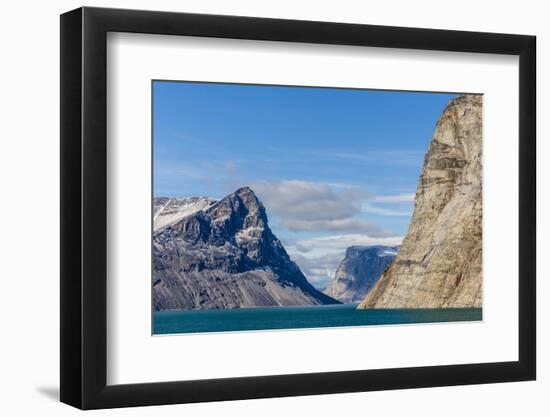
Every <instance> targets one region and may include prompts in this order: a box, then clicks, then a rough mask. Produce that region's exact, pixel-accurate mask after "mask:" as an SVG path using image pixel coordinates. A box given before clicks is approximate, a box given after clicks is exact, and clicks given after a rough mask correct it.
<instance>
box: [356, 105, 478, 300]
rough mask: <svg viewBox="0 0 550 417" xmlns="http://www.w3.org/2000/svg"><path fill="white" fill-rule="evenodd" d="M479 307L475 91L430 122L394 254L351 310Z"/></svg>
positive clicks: (476, 106)
mask: <svg viewBox="0 0 550 417" xmlns="http://www.w3.org/2000/svg"><path fill="white" fill-rule="evenodd" d="M481 305H482V96H479V95H463V96H460V97H458V98H456V99H454V100H452V101H451V102H450V103H449V105H448V106H447V107H446V109H445V110H444V112H443V114H442V115H441V117H440V119H439V120H438V122H437V125H436V129H435V133H434V135H433V138H432V142H431V144H430V147H429V149H428V152H427V154H426V156H425V160H424V168H423V172H422V175H421V177H420V181H419V184H418V188H417V191H416V197H415V209H414V214H413V217H412V221H411V224H410V226H409V230H408V232H407V235H406V236H405V239H404V240H403V243H402V245H401V248H400V250H399V254H398V255H397V257H396V258H395V261H394V262H393V263H392V264H391V265H390V266H389V268H388V269H387V270H386V271H385V272H384V273H383V274H382V276H381V278H380V280H379V281H378V283H377V284H376V286H375V287H374V288H373V289H372V290H371V291H370V293H369V295H368V296H367V297H366V298H365V300H364V301H363V302H362V303H361V304H360V306H359V308H421V307H426V308H431V307H434V308H436V307H481Z"/></svg>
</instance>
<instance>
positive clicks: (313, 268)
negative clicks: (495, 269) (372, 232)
mask: <svg viewBox="0 0 550 417" xmlns="http://www.w3.org/2000/svg"><path fill="white" fill-rule="evenodd" d="M402 240H403V237H401V236H397V237H383V238H376V237H371V236H367V235H361V234H347V235H338V236H328V237H317V238H311V239H303V240H298V241H296V242H293V243H286V245H285V246H286V248H287V251H288V253H289V255H290V257H291V258H292V259H293V260H294V261H295V262H296V263H297V264H298V266H299V267H300V269H301V270H302V272H303V273H304V274H305V275H306V277H307V279H308V280H309V281H310V282H311V283H312V284H313V285H314V286H316V287H318V288H320V287H326V286H327V285H328V284H329V283H330V281H331V280H332V279H333V278H334V274H335V272H336V269H337V268H338V265H339V263H340V261H341V260H342V259H343V258H344V255H345V251H346V249H347V248H348V247H350V246H373V245H387V246H396V245H400V244H401V242H402Z"/></svg>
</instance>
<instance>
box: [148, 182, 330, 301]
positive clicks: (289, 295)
mask: <svg viewBox="0 0 550 417" xmlns="http://www.w3.org/2000/svg"><path fill="white" fill-rule="evenodd" d="M157 203H158V204H154V205H159V206H162V204H163V202H162V201H159V202H157ZM164 203H165V204H166V202H164ZM201 204H203V203H201ZM204 205H205V208H204V209H201V210H198V211H194V212H192V213H191V214H188V215H186V216H184V217H183V218H181V219H179V220H178V221H176V222H170V223H169V224H167V225H165V226H163V227H158V228H155V229H156V230H157V231H156V232H155V233H154V235H153V306H154V309H155V310H174V309H194V310H197V309H221V308H239V307H258V306H279V305H287V306H288V305H318V304H337V303H338V301H336V300H334V299H332V298H331V297H329V296H327V295H325V294H323V293H322V292H320V291H318V290H317V289H315V288H314V287H313V286H312V285H311V284H310V283H309V282H308V281H307V279H306V277H305V276H304V275H303V273H302V272H301V270H300V268H299V267H298V266H297V265H296V264H295V263H294V262H293V261H292V260H291V259H290V257H289V256H288V254H287V252H286V250H285V248H284V247H283V245H282V244H281V242H280V241H279V239H277V237H276V236H275V235H274V234H273V232H272V231H271V229H270V228H269V226H268V219H267V215H266V212H265V208H264V206H263V204H262V203H261V202H260V201H259V200H258V198H257V197H256V195H255V194H254V192H253V191H252V190H251V189H250V188H248V187H243V188H240V189H238V190H237V191H235V192H234V193H232V194H230V195H228V196H227V197H225V198H223V199H222V200H220V201H217V202H215V203H210V202H208V203H206V202H205V203H204ZM158 210H160V208H159V209H158ZM158 218H159V219H160V218H161V217H160V216H159V217H158Z"/></svg>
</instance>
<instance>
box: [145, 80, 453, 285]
mask: <svg viewBox="0 0 550 417" xmlns="http://www.w3.org/2000/svg"><path fill="white" fill-rule="evenodd" d="M455 96H456V94H440V93H413V92H391V91H376V90H353V89H331V88H304V87H279V86H252V85H239V84H215V83H188V82H165V81H155V82H154V83H153V123H154V124H153V126H154V128H153V135H154V136H153V152H154V156H153V158H154V195H155V196H157V197H160V196H170V197H184V196H208V197H213V198H222V197H224V196H225V195H227V194H228V193H230V192H232V191H234V190H236V189H237V188H239V187H241V186H245V185H247V186H250V187H251V188H252V189H253V190H254V191H255V192H256V194H257V195H258V197H259V198H260V199H261V200H262V202H263V203H264V205H265V207H266V210H267V214H268V217H269V221H270V226H271V228H272V230H273V232H274V233H275V234H276V235H277V236H278V237H279V238H280V239H281V240H282V241H283V244H284V245H285V247H286V248H287V251H288V252H289V254H290V255H291V257H292V258H293V259H294V260H295V261H296V262H297V263H298V264H299V265H300V267H301V268H302V270H303V271H304V273H305V274H306V276H307V277H308V278H309V279H310V281H311V282H312V283H313V284H314V285H317V286H320V287H322V286H324V285H326V283H327V282H328V280H329V279H330V278H331V277H332V275H333V274H334V270H335V268H336V266H337V264H338V262H339V260H340V259H341V257H342V254H343V251H344V250H345V248H346V247H347V246H351V245H353V244H376V243H383V244H385V243H387V244H396V243H399V242H400V240H401V239H402V237H403V236H404V234H405V233H406V231H407V227H408V224H409V222H410V218H411V214H412V210H413V207H414V193H415V191H416V186H417V183H418V178H419V175H420V173H421V169H422V163H423V159H424V154H425V153H426V150H427V148H428V145H429V143H430V140H431V137H432V135H433V132H434V128H435V123H436V121H437V119H438V118H439V116H440V115H441V112H442V111H443V109H444V107H445V106H446V104H447V103H448V102H449V100H451V99H452V98H453V97H455Z"/></svg>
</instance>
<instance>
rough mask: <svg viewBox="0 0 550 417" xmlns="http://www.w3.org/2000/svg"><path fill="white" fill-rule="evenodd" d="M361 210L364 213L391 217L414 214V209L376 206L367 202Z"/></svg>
mask: <svg viewBox="0 0 550 417" xmlns="http://www.w3.org/2000/svg"><path fill="white" fill-rule="evenodd" d="M361 210H362V212H363V213H371V214H377V215H379V216H390V217H409V216H410V215H411V214H412V209H411V210H394V209H389V208H386V207H379V206H375V205H373V204H370V203H367V202H365V203H363V207H362V209H361Z"/></svg>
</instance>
